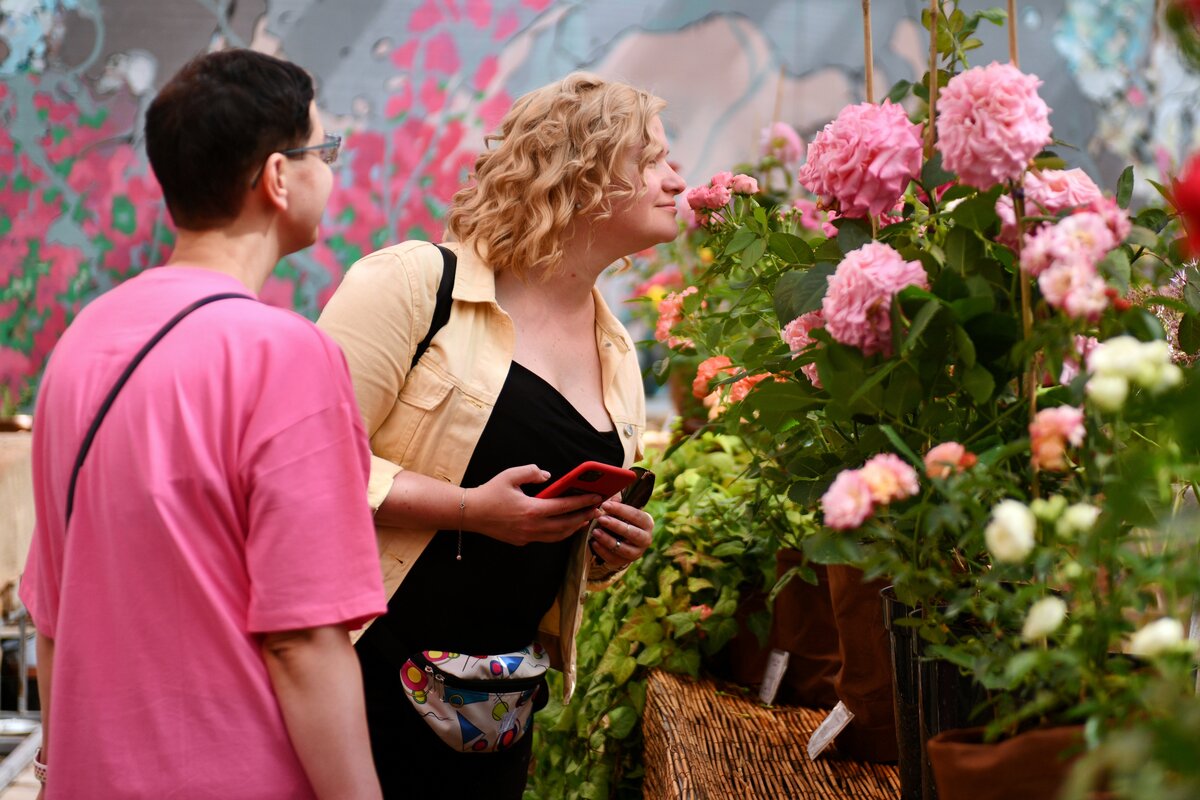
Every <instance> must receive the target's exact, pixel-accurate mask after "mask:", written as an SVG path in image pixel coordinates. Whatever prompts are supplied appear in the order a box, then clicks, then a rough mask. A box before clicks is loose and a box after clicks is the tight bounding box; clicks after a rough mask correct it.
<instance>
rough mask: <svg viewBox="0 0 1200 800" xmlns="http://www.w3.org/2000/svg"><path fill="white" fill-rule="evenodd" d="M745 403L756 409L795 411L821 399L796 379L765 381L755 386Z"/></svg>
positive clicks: (812, 404) (810, 405) (814, 403)
mask: <svg viewBox="0 0 1200 800" xmlns="http://www.w3.org/2000/svg"><path fill="white" fill-rule="evenodd" d="M745 403H746V405H747V406H749V407H750V408H751V409H754V410H757V411H776V412H784V413H795V412H800V411H803V410H804V409H807V408H811V407H813V406H816V405H820V404H821V400H820V399H818V398H816V397H814V396H813V395H812V392H811V390H810V389H808V388H806V387H805V386H804V385H803V384H801V383H798V382H797V381H785V382H779V381H765V382H763V383H760V384H759V385H758V386H757V387H755V389H754V391H753V392H751V393H750V394H749V395H748V396H747V397H746V400H745Z"/></svg>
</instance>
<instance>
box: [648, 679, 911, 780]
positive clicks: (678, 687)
mask: <svg viewBox="0 0 1200 800" xmlns="http://www.w3.org/2000/svg"><path fill="white" fill-rule="evenodd" d="M826 713H828V712H825V711H814V710H812V709H807V708H795V707H792V708H783V707H775V708H766V707H763V706H761V705H759V704H758V703H757V702H755V701H752V700H749V699H746V698H744V697H741V696H738V695H733V694H727V693H724V692H721V691H720V690H719V689H718V687H717V685H716V684H714V683H713V682H711V681H694V680H692V679H690V678H688V677H686V676H680V675H672V674H670V673H666V672H660V671H654V672H651V673H650V677H649V681H648V683H647V689H646V711H645V714H643V716H642V729H643V733H644V734H645V740H646V754H645V755H646V758H645V763H646V778H645V786H644V792H645V795H644V796H645V798H646V800H729V798H739V800H741V799H742V798H763V800H779V799H780V798H793V799H794V800H806V799H807V798H814V799H815V798H838V800H894V798H896V797H897V796H899V793H900V782H899V779H898V777H897V774H896V767H895V766H893V765H885V764H862V763H858V762H855V761H845V760H839V759H837V758H836V756H835V757H834V758H829V757H828V756H822V757H821V758H820V759H818V760H817V761H815V762H813V761H809V759H808V755H807V754H806V753H805V750H804V748H805V745H806V744H807V743H808V737H809V735H811V734H812V732H813V730H815V729H816V727H817V726H818V725H820V724H821V721H822V720H823V719H824V718H825V715H826Z"/></svg>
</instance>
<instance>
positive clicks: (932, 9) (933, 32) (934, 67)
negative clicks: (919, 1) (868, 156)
mask: <svg viewBox="0 0 1200 800" xmlns="http://www.w3.org/2000/svg"><path fill="white" fill-rule="evenodd" d="M940 13H941V12H940V10H939V8H938V0H929V121H928V122H926V123H925V124H926V126H927V127H926V128H925V160H926V161H928V160H929V159H931V158H933V142H934V135H935V132H934V127H933V121H934V119H935V117H936V114H937V93H938V47H937V30H938V16H939V15H940ZM933 188H934V187H927V188H926V189H925V191H926V192H929V193H930V196H931V197H932V192H933Z"/></svg>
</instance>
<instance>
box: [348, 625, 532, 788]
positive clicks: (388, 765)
mask: <svg viewBox="0 0 1200 800" xmlns="http://www.w3.org/2000/svg"><path fill="white" fill-rule="evenodd" d="M377 624H378V623H377ZM355 651H356V652H357V653H358V661H359V664H360V665H361V666H362V672H363V687H364V689H365V694H366V705H367V727H368V729H369V732H370V735H371V752H372V754H373V755H374V757H375V771H376V772H377V773H378V774H379V782H380V784H381V785H382V786H383V796H384V798H385V799H386V800H409V798H417V797H445V798H455V797H470V796H475V795H477V796H479V797H486V798H488V800H521V795H522V794H523V793H524V791H525V782H526V781H527V779H528V777H529V761H530V756H531V754H532V743H533V731H532V730H531V731H530V732H529V733H528V734H526V735H525V736H523V737H522V738H521V739H520V740H519V741H518V742H517V743H516V744H515V745H513V747H512V748H511V749H509V750H505V751H503V752H500V753H460V752H458V751H457V750H454V749H453V748H451V747H449V746H447V745H446V743H445V742H443V741H442V740H441V739H440V738H438V735H437V734H436V733H434V732H433V730H432V729H431V728H430V727H429V725H427V724H426V723H425V720H423V719H422V718H421V717H420V716H419V715H418V714H417V712H416V711H415V710H414V709H413V707H412V704H411V703H410V702H409V700H408V697H407V696H406V695H405V694H404V687H403V686H402V685H401V684H400V671H399V669H398V668H397V667H395V666H392V664H391V663H389V662H388V660H387V659H386V658H385V657H383V656H382V655H381V654H379V653H378V651H376V650H375V649H374V648H373V647H371V646H370V644H369V643H367V642H365V641H361V642H359V645H358V647H356V648H355ZM539 694H540V695H541V696H542V697H543V698H544V697H545V695H546V690H545V689H544V688H543V689H542V691H541V692H540V693H539ZM543 702H544V701H543Z"/></svg>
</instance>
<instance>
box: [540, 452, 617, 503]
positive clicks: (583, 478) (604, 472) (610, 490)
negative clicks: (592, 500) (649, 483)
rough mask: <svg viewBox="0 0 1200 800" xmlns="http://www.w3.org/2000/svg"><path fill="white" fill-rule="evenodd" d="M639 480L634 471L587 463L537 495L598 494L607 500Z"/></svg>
mask: <svg viewBox="0 0 1200 800" xmlns="http://www.w3.org/2000/svg"><path fill="white" fill-rule="evenodd" d="M635 480H637V474H636V473H634V472H633V470H628V469H622V468H621V467H614V466H612V465H611V464H601V463H600V462H599V461H585V462H583V463H582V464H580V465H579V466H578V467H575V469H573V470H571V471H570V472H568V473H567V474H566V475H563V476H562V477H561V478H559V479H558V480H556V481H555V482H554V483H552V484H550V485H549V486H547V487H546V488H545V489H542V490H541V491H540V492H538V493H537V497H540V498H542V499H545V498H548V497H563V496H565V495H572V494H598V495H600V496H601V497H602V498H604V499H605V500H607V499H608V498H610V497H612V496H613V495H614V494H616V493H617V492H619V491H621V490H622V489H624V488H625V487H626V486H628V485H629V484H631V483H633V482H634V481H635Z"/></svg>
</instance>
